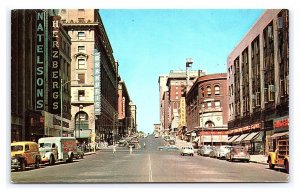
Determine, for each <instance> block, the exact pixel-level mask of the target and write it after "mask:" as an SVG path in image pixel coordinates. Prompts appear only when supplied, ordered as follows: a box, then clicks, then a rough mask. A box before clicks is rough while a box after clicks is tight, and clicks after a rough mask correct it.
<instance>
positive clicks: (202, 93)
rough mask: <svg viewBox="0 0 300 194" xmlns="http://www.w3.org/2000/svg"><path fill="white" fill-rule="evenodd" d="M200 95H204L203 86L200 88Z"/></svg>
mask: <svg viewBox="0 0 300 194" xmlns="http://www.w3.org/2000/svg"><path fill="white" fill-rule="evenodd" d="M201 95H202V97H204V88H201Z"/></svg>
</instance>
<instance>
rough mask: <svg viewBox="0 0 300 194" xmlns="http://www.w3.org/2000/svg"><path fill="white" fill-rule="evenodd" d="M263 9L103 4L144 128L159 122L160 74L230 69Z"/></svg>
mask: <svg viewBox="0 0 300 194" xmlns="http://www.w3.org/2000/svg"><path fill="white" fill-rule="evenodd" d="M262 13H263V10H253V9H251V10H250V9H243V10H238V9H235V10H228V9H227V10H225V9H224V10H204V9H203V10H201V9H197V10H191V9H187V10H179V9H157V10H150V9H128V10H125V9H121V10H117V9H111V10H109V9H104V10H103V9H101V10H100V15H101V18H102V21H103V23H104V26H105V29H106V32H107V35H108V37H109V40H110V43H111V45H112V48H113V51H114V57H115V59H117V60H118V61H119V65H120V66H119V74H120V75H121V77H122V79H123V80H124V81H125V83H126V86H127V89H128V91H129V95H130V97H131V99H132V101H133V102H134V103H135V104H136V105H137V124H138V130H142V131H144V132H150V133H151V132H152V131H153V124H154V123H159V86H158V76H159V75H161V74H168V73H169V71H170V70H179V69H181V70H185V61H186V58H193V60H194V64H193V66H192V70H198V69H201V70H205V71H206V72H207V73H208V74H210V73H217V72H226V60H227V56H228V54H229V53H230V52H231V51H232V50H233V48H234V47H235V46H236V45H237V44H238V43H239V41H240V40H241V39H242V38H243V37H244V36H245V34H246V33H247V32H248V30H249V29H250V28H251V26H252V25H253V24H254V23H255V22H256V21H257V19H258V18H259V17H260V16H261V14H262Z"/></svg>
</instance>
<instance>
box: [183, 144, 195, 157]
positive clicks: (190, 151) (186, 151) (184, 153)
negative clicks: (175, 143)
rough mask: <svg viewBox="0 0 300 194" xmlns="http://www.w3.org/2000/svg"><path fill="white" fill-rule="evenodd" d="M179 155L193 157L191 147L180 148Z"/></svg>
mask: <svg viewBox="0 0 300 194" xmlns="http://www.w3.org/2000/svg"><path fill="white" fill-rule="evenodd" d="M180 155H182V156H185V155H189V156H194V148H193V147H192V146H187V147H182V148H181V152H180Z"/></svg>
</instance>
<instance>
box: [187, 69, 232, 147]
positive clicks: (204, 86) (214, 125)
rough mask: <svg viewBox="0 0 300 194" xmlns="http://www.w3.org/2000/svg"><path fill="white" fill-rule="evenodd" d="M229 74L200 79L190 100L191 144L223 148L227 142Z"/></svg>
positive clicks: (188, 138) (188, 137) (188, 134)
mask: <svg viewBox="0 0 300 194" xmlns="http://www.w3.org/2000/svg"><path fill="white" fill-rule="evenodd" d="M227 94H228V93H227V74H226V73H217V74H209V75H205V76H201V77H199V78H198V79H197V80H196V81H195V83H194V85H193V86H192V87H191V89H190V90H189V91H188V93H187V96H186V118H187V132H186V133H185V134H184V135H185V136H186V139H187V140H188V141H190V142H192V141H196V142H199V143H200V144H203V145H204V144H205V145H206V144H209V145H220V144H225V143H226V142H227V121H228V96H227Z"/></svg>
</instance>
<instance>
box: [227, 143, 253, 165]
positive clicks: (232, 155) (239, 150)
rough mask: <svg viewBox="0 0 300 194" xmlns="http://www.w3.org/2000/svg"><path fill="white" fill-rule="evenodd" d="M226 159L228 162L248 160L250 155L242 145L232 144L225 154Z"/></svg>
mask: <svg viewBox="0 0 300 194" xmlns="http://www.w3.org/2000/svg"><path fill="white" fill-rule="evenodd" d="M226 160H228V161H230V162H232V161H233V160H239V161H246V162H249V161H250V155H249V153H248V150H247V149H246V148H245V147H244V146H232V147H231V148H230V151H229V152H228V153H227V154H226Z"/></svg>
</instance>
